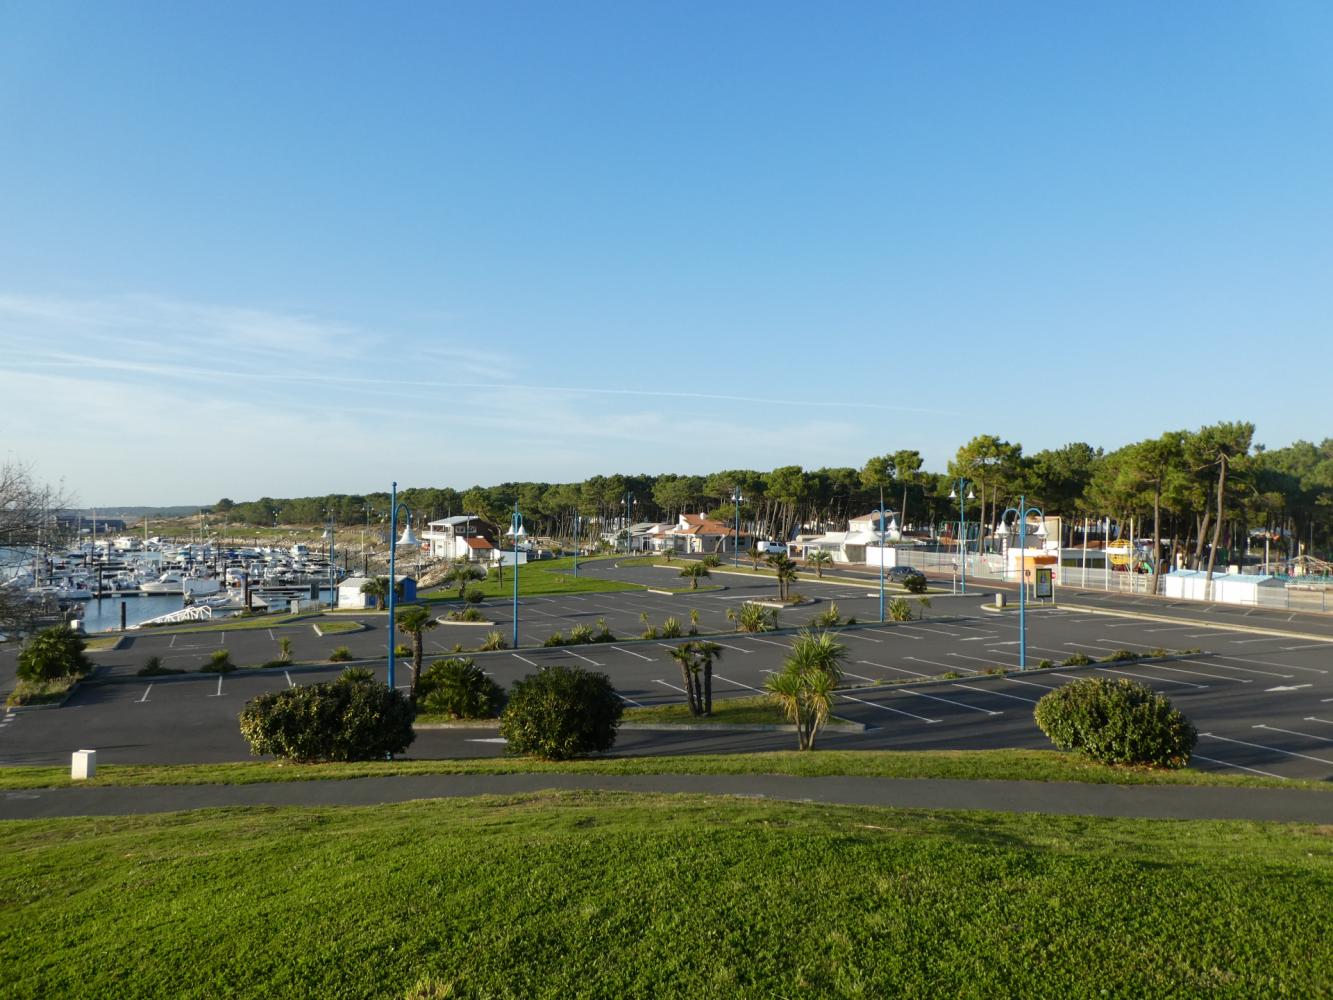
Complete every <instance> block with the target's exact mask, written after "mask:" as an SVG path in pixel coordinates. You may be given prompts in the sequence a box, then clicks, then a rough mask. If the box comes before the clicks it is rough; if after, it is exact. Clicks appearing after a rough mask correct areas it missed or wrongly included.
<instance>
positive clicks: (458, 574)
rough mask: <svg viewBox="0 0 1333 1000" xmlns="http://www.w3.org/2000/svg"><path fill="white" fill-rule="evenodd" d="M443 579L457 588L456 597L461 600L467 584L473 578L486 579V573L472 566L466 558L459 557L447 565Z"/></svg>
mask: <svg viewBox="0 0 1333 1000" xmlns="http://www.w3.org/2000/svg"><path fill="white" fill-rule="evenodd" d="M444 579H445V581H446V582H448V583H451V584H453V585H454V586H456V587H457V588H458V599H459V600H460V601H461V600H463V597H464V595H465V594H466V593H467V585H468V584H469V583H471V582H472V581H473V580H484V579H486V573H485V571H484V570H482V569H481V567H479V566H473V565H472V563H470V562H468V561H467V560H466V559H459V560H456V561H455V562H454V564H453V565H452V566H450V567H449V572H448V573H446V574H445V576H444Z"/></svg>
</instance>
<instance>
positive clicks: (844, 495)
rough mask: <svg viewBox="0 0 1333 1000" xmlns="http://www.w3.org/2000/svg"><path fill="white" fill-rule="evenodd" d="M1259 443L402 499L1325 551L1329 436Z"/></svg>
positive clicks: (1224, 434) (600, 526) (583, 518)
mask: <svg viewBox="0 0 1333 1000" xmlns="http://www.w3.org/2000/svg"><path fill="white" fill-rule="evenodd" d="M1253 437H1254V425H1253V424H1251V423H1246V422H1223V423H1216V424H1210V425H1207V426H1204V427H1201V428H1199V429H1197V430H1192V431H1189V430H1179V431H1168V432H1166V433H1164V434H1162V435H1160V436H1158V437H1154V438H1149V439H1146V440H1143V441H1137V442H1134V443H1132V444H1128V445H1125V446H1124V447H1122V448H1118V449H1116V450H1114V451H1110V452H1107V451H1104V450H1103V449H1101V448H1099V447H1094V446H1093V445H1090V444H1087V443H1085V442H1074V443H1071V444H1067V445H1064V446H1063V447H1060V448H1053V449H1046V450H1043V451H1037V452H1033V453H1031V454H1025V453H1024V451H1023V448H1022V445H1021V444H1019V443H1017V442H1010V441H1006V440H1004V439H1002V438H1000V437H998V436H996V435H991V434H982V435H978V436H977V437H974V438H973V439H972V440H970V441H968V442H967V443H965V444H964V445H962V446H961V447H960V448H959V449H958V451H957V453H956V454H955V455H954V457H953V459H952V460H950V462H949V463H948V468H947V469H946V470H945V471H944V472H931V471H927V470H925V469H924V468H923V462H922V458H921V454H920V452H918V451H916V450H914V449H903V450H898V451H891V452H886V453H884V454H882V455H877V456H873V457H871V458H869V459H868V460H867V461H866V462H865V463H864V464H863V465H862V466H861V467H860V468H852V467H832V468H820V469H814V470H807V469H803V468H801V467H800V466H797V465H787V466H781V467H779V468H776V469H772V470H770V471H766V472H765V471H759V470H754V469H727V470H723V471H718V472H712V473H709V474H707V475H676V474H664V475H657V476H652V475H621V474H617V475H611V476H592V477H589V478H588V479H585V480H583V481H581V482H572V483H544V482H507V483H500V484H499V485H495V486H480V485H478V486H473V487H472V488H471V489H468V490H463V491H459V490H454V489H451V488H448V487H412V488H408V489H404V490H402V491H400V492H399V494H398V496H399V499H400V500H401V501H402V502H403V503H405V504H406V505H407V506H408V507H409V508H411V510H412V511H413V512H414V514H416V515H419V516H420V517H421V518H422V519H424V520H434V519H437V518H440V517H444V516H446V515H448V514H463V513H466V514H477V515H480V516H482V517H484V518H487V519H488V520H490V521H492V522H494V523H497V524H501V525H506V524H507V523H508V520H509V512H510V511H512V510H513V509H514V507H515V505H517V507H518V509H519V510H520V511H521V513H522V515H523V518H524V523H525V525H526V526H527V529H528V531H529V532H531V533H534V534H538V535H547V536H551V537H556V538H571V537H574V536H575V535H576V534H579V535H582V536H585V537H586V536H587V535H589V534H590V533H595V532H597V531H601V530H605V529H606V527H607V526H609V525H619V524H622V523H624V520H625V519H626V518H627V517H628V519H630V520H631V521H673V520H675V519H676V516H677V515H678V514H680V513H695V512H704V513H707V514H709V515H710V516H712V517H716V518H718V519H720V520H724V521H727V522H730V521H731V520H732V518H733V517H734V516H735V515H736V512H737V511H736V507H737V502H736V499H735V498H736V497H738V496H739V498H740V499H739V507H740V517H741V520H742V525H743V527H745V528H746V529H748V530H751V531H753V532H755V533H756V534H759V535H762V536H765V537H771V538H775V539H782V538H789V537H791V535H792V534H793V533H794V532H795V531H797V530H798V529H799V528H801V527H803V526H814V525H840V524H845V522H846V521H847V519H848V518H849V517H854V516H857V515H860V514H865V513H867V512H869V511H872V510H875V509H878V508H879V506H880V503H881V497H882V498H883V499H882V503H883V504H884V506H885V508H887V509H892V510H893V511H894V513H895V515H896V516H897V517H898V519H899V522H900V523H901V524H903V525H906V526H916V527H918V528H920V527H925V526H945V527H946V530H947V526H948V524H949V523H950V522H957V520H958V519H959V501H958V499H956V498H953V497H951V496H950V494H951V493H954V492H956V488H957V487H958V486H959V484H960V481H963V482H962V487H963V501H962V502H963V508H964V511H965V519H966V521H967V522H968V523H969V524H970V525H971V527H970V528H969V529H968V531H969V534H971V535H972V537H973V538H974V540H975V538H976V537H977V535H978V533H980V534H981V536H982V537H983V538H988V537H989V532H990V531H991V530H993V527H994V526H995V525H996V524H997V523H998V521H999V518H1000V516H1001V514H1002V512H1003V511H1004V510H1005V508H1007V507H1008V506H1009V505H1010V504H1011V503H1013V502H1014V500H1015V499H1016V498H1017V497H1018V496H1019V495H1020V494H1022V495H1025V496H1026V498H1027V501H1028V502H1029V503H1030V504H1034V505H1036V506H1038V507H1040V508H1041V509H1042V510H1043V511H1044V513H1046V514H1047V515H1050V516H1054V515H1060V516H1061V517H1062V518H1063V519H1064V525H1063V530H1064V532H1065V533H1066V538H1065V539H1064V541H1066V543H1072V542H1074V540H1075V534H1076V533H1079V528H1080V523H1081V522H1082V520H1083V519H1085V518H1094V519H1108V523H1110V522H1113V523H1115V524H1116V525H1117V532H1119V531H1120V530H1121V529H1120V527H1119V526H1120V525H1122V524H1127V523H1128V522H1129V521H1130V519H1131V518H1133V519H1137V520H1136V522H1135V523H1136V524H1137V525H1142V527H1143V530H1142V531H1138V530H1136V534H1138V535H1139V537H1148V536H1149V535H1151V536H1152V537H1154V538H1155V539H1156V541H1157V549H1158V551H1166V550H1167V549H1168V548H1172V549H1175V550H1178V551H1182V552H1184V553H1186V556H1187V559H1188V561H1189V562H1190V564H1191V565H1203V564H1206V563H1207V562H1209V561H1211V560H1215V559H1216V558H1217V555H1218V552H1219V551H1223V550H1226V551H1229V550H1233V549H1236V548H1239V547H1243V546H1244V544H1245V542H1246V540H1247V539H1248V538H1249V537H1250V534H1251V532H1252V531H1256V530H1262V531H1263V532H1267V533H1269V534H1270V535H1271V538H1272V540H1273V542H1274V543H1275V544H1276V545H1277V547H1278V550H1280V551H1281V552H1282V553H1283V554H1286V555H1289V556H1290V555H1295V554H1297V552H1298V551H1303V546H1304V545H1307V544H1311V543H1312V544H1314V545H1315V546H1317V547H1318V548H1320V549H1321V550H1325V549H1326V548H1327V546H1328V542H1329V536H1330V528H1331V527H1333V438H1326V439H1324V441H1323V442H1322V443H1320V444H1317V445H1316V444H1313V443H1311V442H1308V441H1297V442H1295V443H1294V444H1292V445H1289V446H1287V447H1285V448H1278V449H1271V450H1270V449H1266V448H1264V447H1263V446H1262V445H1256V444H1255V443H1254V441H1253ZM969 495H971V497H972V499H969ZM388 508H389V495H388V493H371V494H330V495H328V496H320V497H298V498H290V499H275V498H272V497H261V498H259V499H258V500H252V501H248V502H244V503H234V502H233V501H231V500H229V499H223V500H221V501H219V502H218V504H216V505H215V506H214V508H213V509H214V511H215V512H218V513H223V514H225V515H226V518H227V519H228V520H229V521H236V522H240V523H245V524H252V525H266V524H275V523H277V524H317V523H320V522H323V521H327V520H330V519H332V520H333V521H334V522H335V524H337V525H338V526H341V527H347V526H356V525H358V524H362V525H364V524H369V525H371V526H375V525H378V524H379V523H380V522H381V521H382V520H385V519H387V513H388ZM979 526H980V527H979ZM1298 542H1299V543H1301V545H1300V547H1298V544H1297V543H1298ZM1157 562H1158V563H1160V560H1158V561H1157Z"/></svg>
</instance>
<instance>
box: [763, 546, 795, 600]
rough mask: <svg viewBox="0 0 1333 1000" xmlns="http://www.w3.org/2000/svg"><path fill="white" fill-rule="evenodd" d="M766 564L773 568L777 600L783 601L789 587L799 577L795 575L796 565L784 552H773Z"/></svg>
mask: <svg viewBox="0 0 1333 1000" xmlns="http://www.w3.org/2000/svg"><path fill="white" fill-rule="evenodd" d="M768 564H769V565H770V566H772V567H773V575H774V576H775V577H777V580H778V599H779V600H783V601H785V600H786V599H787V594H788V593H789V592H790V590H791V585H792V584H793V583H795V582H796V581H797V580H798V579H799V577H797V575H796V563H795V562H794V561H793V560H792V558H791V556H789V555H787V554H786V553H784V552H775V553H773V554H772V555H771V556H769V557H768Z"/></svg>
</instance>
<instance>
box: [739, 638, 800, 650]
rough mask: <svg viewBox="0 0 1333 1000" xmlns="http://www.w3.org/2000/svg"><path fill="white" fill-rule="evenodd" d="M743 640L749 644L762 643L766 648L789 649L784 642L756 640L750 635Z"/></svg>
mask: <svg viewBox="0 0 1333 1000" xmlns="http://www.w3.org/2000/svg"><path fill="white" fill-rule="evenodd" d="M745 638H747V639H749V640H750V641H751V642H762V643H764V644H765V645H766V646H778V647H780V648H782V649H791V647H790V646H788V645H787V644H786V643H785V642H774V641H773V640H772V639H756V638H755V637H754V636H752V635H747V636H746V637H745Z"/></svg>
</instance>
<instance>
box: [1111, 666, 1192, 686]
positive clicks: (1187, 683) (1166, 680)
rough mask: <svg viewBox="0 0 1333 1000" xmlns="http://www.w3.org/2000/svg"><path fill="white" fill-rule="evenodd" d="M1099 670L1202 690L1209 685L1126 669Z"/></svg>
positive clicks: (1140, 679) (1141, 679) (1137, 679)
mask: <svg viewBox="0 0 1333 1000" xmlns="http://www.w3.org/2000/svg"><path fill="white" fill-rule="evenodd" d="M1096 669H1098V670H1104V671H1106V672H1107V673H1108V674H1120V675H1121V676H1123V677H1133V678H1134V679H1135V680H1136V681H1159V682H1160V683H1162V684H1183V685H1184V686H1185V687H1191V688H1198V689H1199V690H1200V691H1202V690H1204V689H1205V688H1207V687H1208V685H1207V684H1195V683H1194V682H1193V681H1178V680H1176V679H1175V678H1174V677H1153V676H1152V675H1148V676H1147V677H1145V676H1144V675H1143V674H1131V673H1129V672H1128V671H1126V670H1112V669H1111V668H1110V667H1097V668H1096Z"/></svg>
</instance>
